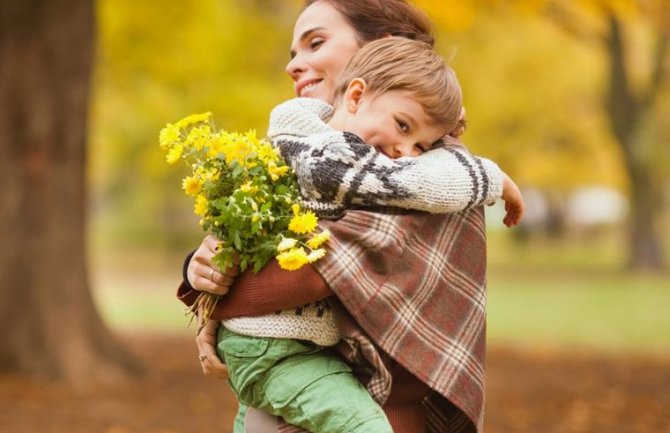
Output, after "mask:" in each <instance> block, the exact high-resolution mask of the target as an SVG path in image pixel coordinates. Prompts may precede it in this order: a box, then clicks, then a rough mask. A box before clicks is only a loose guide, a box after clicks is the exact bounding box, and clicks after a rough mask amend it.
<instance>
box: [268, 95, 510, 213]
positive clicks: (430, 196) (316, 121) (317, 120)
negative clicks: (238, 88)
mask: <svg viewBox="0 0 670 433" xmlns="http://www.w3.org/2000/svg"><path fill="white" fill-rule="evenodd" d="M332 111H333V109H332V107H331V106H330V105H328V104H325V103H323V102H321V101H318V100H315V99H306V98H297V99H292V100H290V101H288V102H285V103H283V104H281V105H279V106H278V107H277V108H275V109H274V110H273V112H272V115H271V117H270V128H269V131H268V137H269V138H270V140H271V141H272V142H273V143H274V144H275V146H277V147H278V148H279V150H280V152H281V154H282V156H283V157H284V158H285V159H286V161H287V162H288V163H289V164H290V165H291V166H292V167H293V169H294V170H295V172H296V174H297V176H298V183H299V184H300V188H301V193H302V194H303V197H304V198H305V201H306V205H307V206H308V207H311V208H313V209H315V210H316V211H317V212H320V213H321V214H322V215H325V216H328V215H337V214H339V213H340V212H342V211H343V210H344V209H347V208H349V207H351V206H353V205H362V206H395V207H401V208H406V209H417V210H422V211H427V212H431V213H451V212H459V211H462V210H465V209H469V208H472V207H476V206H479V205H482V204H490V203H493V202H495V200H497V199H499V198H500V197H501V196H502V181H503V174H502V171H501V170H500V169H499V168H498V166H497V165H496V164H495V163H494V162H493V161H490V160H488V159H484V158H478V157H476V156H473V155H471V154H470V153H468V152H467V151H466V150H465V149H457V148H451V147H450V148H446V147H445V148H440V149H435V150H431V151H429V152H426V153H424V154H422V155H420V156H418V157H404V158H398V159H391V158H389V157H387V156H386V155H384V154H382V153H380V152H378V151H377V150H376V149H375V148H374V147H372V146H369V145H367V144H366V143H364V142H363V141H362V140H361V139H360V138H359V137H358V136H356V135H354V134H351V133H348V132H341V131H336V130H333V129H332V128H330V127H329V126H328V125H327V124H326V123H325V122H326V121H327V119H329V118H330V117H331V116H332Z"/></svg>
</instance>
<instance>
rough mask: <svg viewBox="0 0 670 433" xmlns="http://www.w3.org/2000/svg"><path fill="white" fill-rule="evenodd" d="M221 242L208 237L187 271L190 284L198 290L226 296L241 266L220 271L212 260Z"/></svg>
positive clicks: (195, 254) (194, 255) (210, 236)
mask: <svg viewBox="0 0 670 433" xmlns="http://www.w3.org/2000/svg"><path fill="white" fill-rule="evenodd" d="M219 243H220V241H219V240H218V239H217V238H215V237H214V236H212V235H209V236H207V237H206V238H205V239H204V240H203V241H202V243H201V244H200V246H199V247H198V249H197V250H195V253H194V254H193V257H191V261H190V262H189V264H188V268H187V269H186V276H187V277H188V282H189V284H190V285H191V286H192V287H193V288H194V289H196V290H198V291H201V292H208V293H212V294H214V295H225V294H226V293H228V289H229V288H230V286H231V285H232V284H233V281H235V277H236V276H237V275H238V274H239V273H240V269H239V266H237V265H235V266H232V267H229V268H226V269H225V270H224V271H221V270H219V269H218V268H217V267H216V265H214V263H212V258H213V257H214V255H215V254H216V252H217V249H218V246H219Z"/></svg>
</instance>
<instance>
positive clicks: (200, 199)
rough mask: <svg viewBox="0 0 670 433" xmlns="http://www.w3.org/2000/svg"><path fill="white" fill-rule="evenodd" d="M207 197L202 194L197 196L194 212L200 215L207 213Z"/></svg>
mask: <svg viewBox="0 0 670 433" xmlns="http://www.w3.org/2000/svg"><path fill="white" fill-rule="evenodd" d="M207 204H208V203H207V198H206V197H205V196H204V195H202V194H200V195H199V196H197V197H196V198H195V206H194V207H193V212H195V214H196V215H198V216H201V217H203V216H205V214H206V213H207Z"/></svg>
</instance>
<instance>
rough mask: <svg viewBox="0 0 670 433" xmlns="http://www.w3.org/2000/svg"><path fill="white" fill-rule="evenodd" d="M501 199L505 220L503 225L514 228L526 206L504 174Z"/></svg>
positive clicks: (514, 186)
mask: <svg viewBox="0 0 670 433" xmlns="http://www.w3.org/2000/svg"><path fill="white" fill-rule="evenodd" d="M502 199H503V200H504V201H505V211H506V212H505V218H503V224H505V225H506V226H507V227H514V226H515V225H517V224H519V221H521V218H523V214H524V212H525V211H526V205H525V204H524V202H523V196H522V195H521V191H520V190H519V187H518V186H516V183H514V181H513V180H512V179H511V178H510V177H509V176H508V175H507V174H505V179H504V180H503V193H502Z"/></svg>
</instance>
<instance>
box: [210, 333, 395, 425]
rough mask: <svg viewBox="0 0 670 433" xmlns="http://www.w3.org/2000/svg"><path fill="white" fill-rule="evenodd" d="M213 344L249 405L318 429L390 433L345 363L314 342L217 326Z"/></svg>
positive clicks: (243, 400)
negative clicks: (250, 334)
mask: <svg viewBox="0 0 670 433" xmlns="http://www.w3.org/2000/svg"><path fill="white" fill-rule="evenodd" d="M217 348H218V351H219V356H221V357H222V358H223V359H224V360H225V362H226V364H228V368H229V373H230V382H231V385H232V387H233V389H234V391H235V392H236V394H237V395H238V398H239V399H240V401H241V402H244V403H245V404H247V405H249V406H253V407H257V408H259V409H262V410H265V411H267V412H270V413H272V414H275V415H279V416H282V417H283V418H284V419H285V420H286V421H287V422H289V423H291V424H295V425H300V426H301V427H304V428H307V429H308V430H312V431H317V432H319V433H344V432H347V433H349V432H361V433H363V432H365V433H368V432H375V433H387V432H388V433H392V429H391V426H390V425H389V423H388V421H387V420H386V417H385V416H384V413H383V411H382V410H381V408H380V407H379V406H378V405H377V404H376V403H375V402H374V400H373V399H372V397H370V395H369V394H368V392H367V390H366V389H365V388H364V387H363V386H362V385H361V384H360V383H359V382H358V380H357V379H356V378H355V377H354V376H353V375H352V374H351V368H350V367H349V366H348V365H347V364H346V363H344V362H343V361H342V360H340V359H339V358H337V357H335V356H332V355H329V354H327V353H324V351H323V350H322V349H321V348H319V347H318V346H315V345H313V344H310V343H306V344H305V343H302V342H299V341H296V340H288V339H273V338H256V337H246V336H241V335H238V334H235V333H233V332H231V331H229V330H227V329H224V328H223V327H221V330H220V331H219V342H218V345H217ZM235 433H237V432H235Z"/></svg>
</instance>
